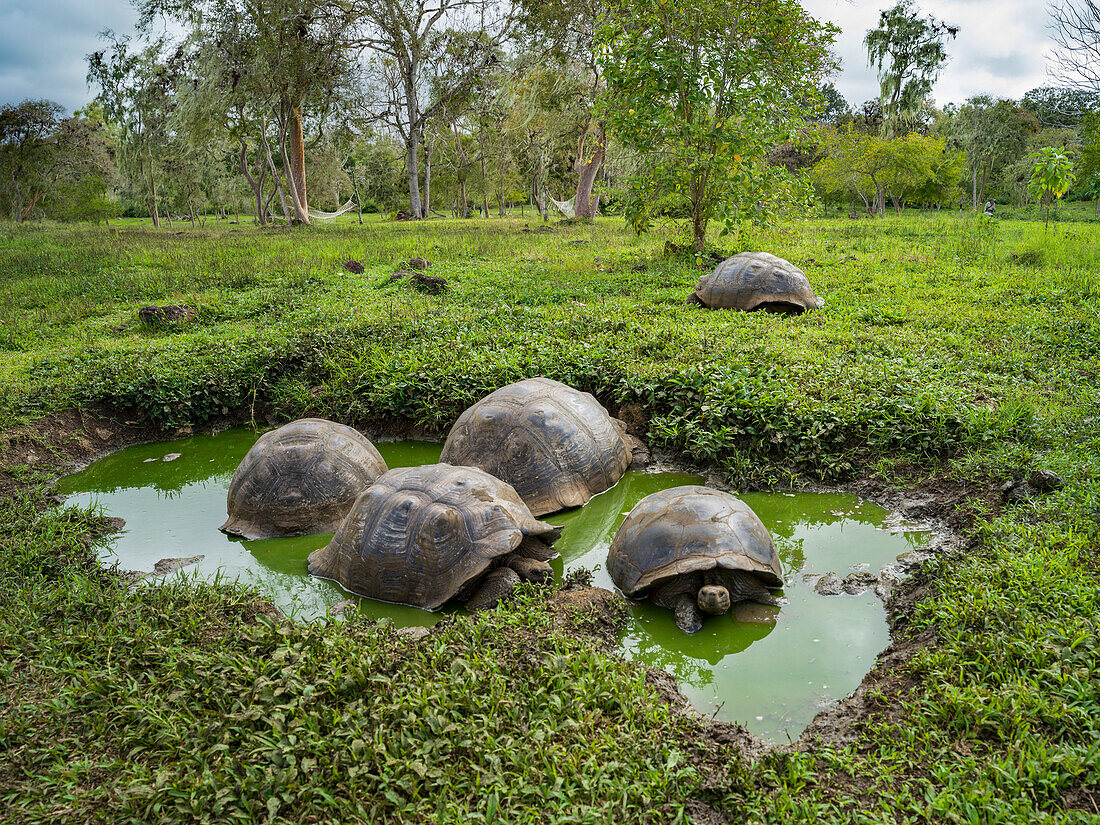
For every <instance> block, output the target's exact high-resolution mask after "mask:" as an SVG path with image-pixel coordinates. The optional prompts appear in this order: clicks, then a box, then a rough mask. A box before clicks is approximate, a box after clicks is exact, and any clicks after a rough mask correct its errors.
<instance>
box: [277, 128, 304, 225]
mask: <svg viewBox="0 0 1100 825" xmlns="http://www.w3.org/2000/svg"><path fill="white" fill-rule="evenodd" d="M283 111H284V118H283V120H282V122H281V124H279V135H278V151H279V155H281V156H282V157H283V168H284V169H285V171H286V188H287V189H289V191H290V204H292V206H293V207H294V218H293V219H292V220H290V222H292V223H309V212H307V211H306V208H307V207H306V201H304V200H303V199H301V191H300V187H299V183H298V180H297V179H296V173H295V165H296V163H298V162H299V160H300V164H301V168H303V169H305V143H303V145H301V146H300V149H301V151H303V156H301V158H292V155H293V154H294V153H295V151H296V147H295V145H294V143H295V142H296V136H295V134H294V132H295V123H296V122H297V124H298V125H299V127H300V121H297V120H296V119H295V118H294V116H293V111H294V110H293V109H292V108H290V107H289V106H286V107H284V110H283ZM297 136H298V138H300V136H301V133H300V132H299V133H298V135H297ZM288 141H289V143H290V144H292V145H290V147H289V150H288V149H287V142H288ZM304 183H305V182H303V185H304Z"/></svg>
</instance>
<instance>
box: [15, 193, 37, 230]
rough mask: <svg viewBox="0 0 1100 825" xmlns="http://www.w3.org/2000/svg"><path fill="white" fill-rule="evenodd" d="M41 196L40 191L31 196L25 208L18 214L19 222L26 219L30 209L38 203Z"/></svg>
mask: <svg viewBox="0 0 1100 825" xmlns="http://www.w3.org/2000/svg"><path fill="white" fill-rule="evenodd" d="M41 197H42V193H41V192H38V193H37V194H36V195H35V196H34V197H33V198H31V202H30V203H28V204H27V208H26V209H24V210H23V211H22V212H21V213H20V214H19V223H23V221H25V220H26V219H27V215H29V214H30V213H31V210H32V209H34V205H35V204H36V203H38V199H39V198H41Z"/></svg>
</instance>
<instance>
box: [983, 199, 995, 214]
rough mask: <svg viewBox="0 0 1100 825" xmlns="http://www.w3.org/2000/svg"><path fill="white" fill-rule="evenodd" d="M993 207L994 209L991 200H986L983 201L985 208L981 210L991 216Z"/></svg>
mask: <svg viewBox="0 0 1100 825" xmlns="http://www.w3.org/2000/svg"><path fill="white" fill-rule="evenodd" d="M994 209H995V207H994V205H993V201H986V202H985V209H984V210H983V211H984V212H985V214H987V215H990V216H992V215H993V211H994Z"/></svg>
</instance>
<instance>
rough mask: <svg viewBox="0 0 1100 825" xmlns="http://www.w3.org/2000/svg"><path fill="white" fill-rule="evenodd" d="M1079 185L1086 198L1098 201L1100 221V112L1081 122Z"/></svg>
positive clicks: (1091, 114)
mask: <svg viewBox="0 0 1100 825" xmlns="http://www.w3.org/2000/svg"><path fill="white" fill-rule="evenodd" d="M1077 185H1078V187H1079V189H1080V191H1081V194H1082V195H1083V196H1084V197H1087V198H1091V199H1093V200H1095V201H1096V217H1097V219H1100V112H1092V113H1090V114H1089V115H1087V116H1086V117H1085V118H1084V120H1082V122H1081V166H1080V170H1079V172H1078V175H1077Z"/></svg>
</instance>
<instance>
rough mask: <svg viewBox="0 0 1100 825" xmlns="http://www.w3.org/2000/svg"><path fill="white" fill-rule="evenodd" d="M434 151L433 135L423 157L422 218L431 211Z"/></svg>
mask: <svg viewBox="0 0 1100 825" xmlns="http://www.w3.org/2000/svg"><path fill="white" fill-rule="evenodd" d="M434 151H435V135H432V136H431V137H429V138H428V145H427V154H425V156H424V215H423V217H424V218H427V217H428V215H429V213H430V212H431V210H432V152H434Z"/></svg>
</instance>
